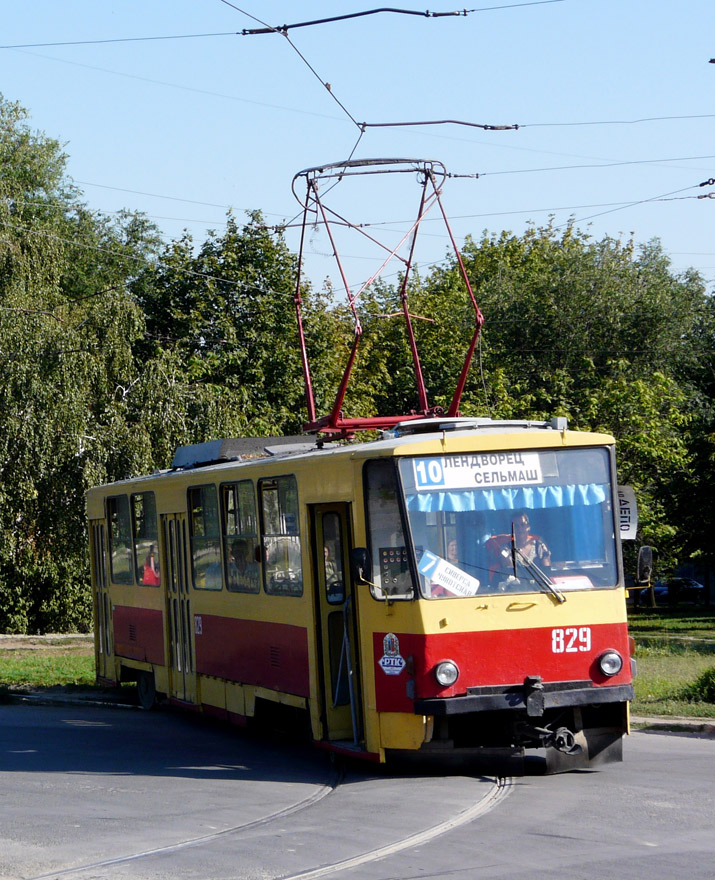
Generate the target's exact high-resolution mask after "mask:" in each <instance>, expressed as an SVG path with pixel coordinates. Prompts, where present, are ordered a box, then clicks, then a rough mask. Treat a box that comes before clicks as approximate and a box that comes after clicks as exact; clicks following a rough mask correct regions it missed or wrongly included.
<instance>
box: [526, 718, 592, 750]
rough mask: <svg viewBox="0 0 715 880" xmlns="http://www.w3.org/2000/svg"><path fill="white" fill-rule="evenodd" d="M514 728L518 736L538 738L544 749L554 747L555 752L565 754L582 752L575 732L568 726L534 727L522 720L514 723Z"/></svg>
mask: <svg viewBox="0 0 715 880" xmlns="http://www.w3.org/2000/svg"><path fill="white" fill-rule="evenodd" d="M515 730H516V733H517V734H519V735H520V736H528V737H529V738H530V739H538V740H540V741H541V745H542V747H543V748H545V749H556V751H557V752H563V753H564V754H565V755H580V754H581V753H582V752H583V747H582V746H580V745H579V744H578V743H577V742H576V734H575V733H573V731H571V730H569V729H568V727H558V728H557V729H556V730H549V728H548V727H534V726H533V725H531V724H525V723H523V722H522V723H520V724H517V725H516V728H515Z"/></svg>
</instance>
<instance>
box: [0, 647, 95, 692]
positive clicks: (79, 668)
mask: <svg viewBox="0 0 715 880" xmlns="http://www.w3.org/2000/svg"><path fill="white" fill-rule="evenodd" d="M57 687H65V688H94V687H95V675H94V642H93V640H92V637H91V636H79V635H78V636H0V688H4V689H5V690H8V689H10V688H15V689H22V690H30V689H37V688H42V689H44V688H57Z"/></svg>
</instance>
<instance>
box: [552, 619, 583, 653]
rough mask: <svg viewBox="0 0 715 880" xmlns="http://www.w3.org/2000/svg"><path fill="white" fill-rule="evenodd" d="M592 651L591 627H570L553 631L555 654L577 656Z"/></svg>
mask: <svg viewBox="0 0 715 880" xmlns="http://www.w3.org/2000/svg"><path fill="white" fill-rule="evenodd" d="M590 650H591V627H590V626H579V627H576V626H568V627H566V628H564V629H552V630H551V651H552V653H554V654H576V653H578V652H579V651H590Z"/></svg>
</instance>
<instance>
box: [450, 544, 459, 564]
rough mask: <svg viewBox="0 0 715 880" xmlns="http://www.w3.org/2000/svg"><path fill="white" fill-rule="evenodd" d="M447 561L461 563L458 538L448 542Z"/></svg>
mask: <svg viewBox="0 0 715 880" xmlns="http://www.w3.org/2000/svg"><path fill="white" fill-rule="evenodd" d="M447 562H451V563H452V565H459V545H458V544H457V540H456V538H455V539H452V540H451V541H450V542H449V544H447Z"/></svg>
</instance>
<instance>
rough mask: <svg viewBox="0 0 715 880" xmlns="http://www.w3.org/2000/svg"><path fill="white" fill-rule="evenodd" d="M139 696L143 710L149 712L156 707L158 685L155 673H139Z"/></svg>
mask: <svg viewBox="0 0 715 880" xmlns="http://www.w3.org/2000/svg"><path fill="white" fill-rule="evenodd" d="M137 696H138V698H139V705H140V706H141V707H142V709H146V711H149V710H150V709H153V708H154V706H156V684H155V682H154V673H153V672H139V673H137Z"/></svg>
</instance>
